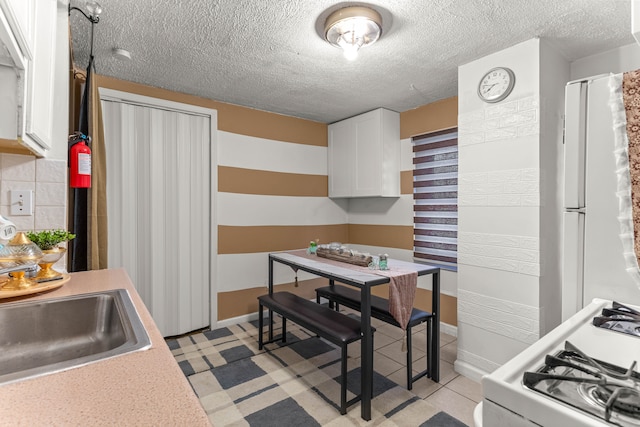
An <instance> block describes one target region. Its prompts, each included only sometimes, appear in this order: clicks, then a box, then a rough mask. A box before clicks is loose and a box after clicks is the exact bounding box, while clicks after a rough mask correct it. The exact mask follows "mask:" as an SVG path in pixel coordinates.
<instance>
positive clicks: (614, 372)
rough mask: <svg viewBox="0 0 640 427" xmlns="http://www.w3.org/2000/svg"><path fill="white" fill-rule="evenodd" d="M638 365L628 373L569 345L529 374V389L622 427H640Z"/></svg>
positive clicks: (525, 379)
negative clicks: (636, 369) (636, 368)
mask: <svg viewBox="0 0 640 427" xmlns="http://www.w3.org/2000/svg"><path fill="white" fill-rule="evenodd" d="M635 367H636V362H633V363H632V365H631V367H630V368H629V369H626V370H625V369H624V368H621V367H619V366H615V365H612V364H609V363H606V362H601V361H598V360H595V359H592V358H590V357H589V356H587V355H586V354H584V353H583V352H582V351H580V350H579V349H578V348H576V347H575V346H574V345H573V344H571V343H570V342H569V341H566V342H565V350H563V351H560V352H558V354H557V355H555V356H553V355H547V356H546V358H545V365H544V366H543V367H541V368H540V369H538V371H536V372H525V373H524V376H523V383H524V385H525V386H526V387H528V388H530V389H532V390H534V391H536V392H539V393H542V394H544V395H546V396H548V397H550V398H552V399H555V400H558V401H560V402H563V403H564V404H567V405H569V406H571V407H573V408H576V409H579V410H582V411H585V412H587V413H589V414H591V415H592V416H596V417H598V418H600V419H603V420H605V421H607V422H610V423H613V424H615V425H619V426H622V427H636V426H640V374H638V372H636V371H635Z"/></svg>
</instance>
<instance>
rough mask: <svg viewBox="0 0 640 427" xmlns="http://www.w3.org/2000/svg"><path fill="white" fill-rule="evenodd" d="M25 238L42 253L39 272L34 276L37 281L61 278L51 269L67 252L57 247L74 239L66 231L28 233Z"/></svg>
mask: <svg viewBox="0 0 640 427" xmlns="http://www.w3.org/2000/svg"><path fill="white" fill-rule="evenodd" d="M26 234H27V237H28V238H29V240H31V241H32V242H33V243H35V244H36V246H38V247H39V248H40V249H41V250H42V252H43V253H44V257H42V259H41V260H40V261H39V262H38V265H39V266H40V271H39V272H38V274H37V275H36V277H35V279H36V280H37V281H45V280H52V279H56V278H59V277H62V274H61V273H59V272H57V271H55V270H54V269H52V268H51V266H52V265H53V264H55V263H56V262H58V260H59V259H60V258H62V256H63V255H64V254H65V252H66V251H67V250H66V249H65V248H61V247H59V246H58V245H60V243H63V242H67V241H69V240H72V239H74V238H75V237H76V235H75V234H72V233H69V232H68V231H66V230H44V231H28V232H27V233H26Z"/></svg>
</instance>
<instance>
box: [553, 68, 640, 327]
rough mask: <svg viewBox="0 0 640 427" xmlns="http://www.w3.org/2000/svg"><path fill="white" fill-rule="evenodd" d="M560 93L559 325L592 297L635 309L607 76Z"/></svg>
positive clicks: (638, 298) (638, 300) (638, 294)
mask: <svg viewBox="0 0 640 427" xmlns="http://www.w3.org/2000/svg"><path fill="white" fill-rule="evenodd" d="M565 95H566V101H565V136H564V144H565V147H564V148H565V159H564V174H565V176H564V209H565V210H564V214H563V215H564V221H563V222H564V229H563V230H564V231H563V233H564V236H563V245H564V248H563V258H564V259H563V283H562V319H563V321H564V320H566V319H567V318H568V317H570V316H571V315H573V314H574V313H576V312H577V311H578V310H580V309H581V308H582V307H584V306H585V305H587V304H588V303H590V302H591V301H592V300H593V298H603V299H609V300H614V301H619V302H622V303H628V304H633V305H640V288H639V287H638V285H637V284H636V282H635V281H634V279H633V277H632V276H631V275H630V274H629V273H628V272H627V264H626V262H625V258H624V255H623V245H622V240H621V239H620V224H619V221H618V216H619V215H620V211H619V205H618V203H619V202H618V197H617V195H616V193H617V191H618V190H617V179H618V178H617V174H616V168H617V166H616V158H615V155H614V150H615V146H614V130H613V118H612V117H613V116H612V113H611V107H610V105H609V100H610V89H609V76H608V75H607V76H598V77H594V78H590V79H585V80H581V81H574V82H570V83H568V84H567V86H566V91H565Z"/></svg>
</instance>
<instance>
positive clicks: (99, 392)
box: [0, 269, 211, 426]
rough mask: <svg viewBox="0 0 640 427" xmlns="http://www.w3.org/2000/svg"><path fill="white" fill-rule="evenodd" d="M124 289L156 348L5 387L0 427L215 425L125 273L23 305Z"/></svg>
mask: <svg viewBox="0 0 640 427" xmlns="http://www.w3.org/2000/svg"><path fill="white" fill-rule="evenodd" d="M120 288H124V289H127V290H129V293H130V294H131V298H132V300H133V302H134V304H135V305H136V309H137V310H138V313H139V315H140V317H141V319H142V321H143V323H144V325H145V327H146V330H147V333H148V334H149V338H150V339H151V348H149V349H148V350H143V351H138V352H135V353H129V354H125V355H122V356H117V357H114V358H112V359H107V360H104V361H100V362H96V363H92V364H89V365H86V366H82V367H79V368H74V369H70V370H68V371H64V372H59V373H55V374H51V375H45V376H42V377H38V378H33V379H27V380H24V381H20V382H17V383H12V384H7V385H4V386H0V425H11V426H18V425H25V426H27V425H28V426H34V425H83V426H88V425H91V426H98V425H136V426H140V425H154V426H169V425H171V426H174V425H188V426H210V425H211V424H210V423H209V421H208V418H207V415H206V413H205V412H204V410H203V409H202V406H201V405H200V402H199V401H198V398H197V397H196V395H195V393H194V392H193V390H192V389H191V386H190V385H189V382H188V381H187V379H186V378H185V376H184V375H183V374H182V371H181V370H180V368H179V367H178V364H177V363H176V362H175V360H174V358H173V356H172V355H171V352H170V350H169V348H168V347H167V346H166V345H165V342H164V339H163V337H162V335H161V334H160V331H159V330H158V328H157V327H156V325H155V323H154V321H153V319H152V318H151V315H150V314H149V312H148V310H147V308H146V307H145V306H144V304H143V303H142V300H141V299H140V296H139V295H138V293H137V292H136V291H135V289H134V288H133V285H132V284H131V280H130V279H129V277H128V276H127V274H126V272H125V271H124V270H122V269H117V270H98V271H91V272H83V273H73V274H71V280H70V281H69V282H68V283H66V284H64V285H63V286H62V287H61V288H58V289H56V290H53V291H50V292H46V293H43V294H37V295H35V296H32V297H29V298H25V297H22V298H20V300H25V299H29V300H31V299H46V298H55V297H63V296H68V295H75V294H82V293H89V292H98V291H103V290H107V289H120ZM6 301H7V300H0V304H2V303H4V302H6ZM2 326H5V325H2Z"/></svg>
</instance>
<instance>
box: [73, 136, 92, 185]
mask: <svg viewBox="0 0 640 427" xmlns="http://www.w3.org/2000/svg"><path fill="white" fill-rule="evenodd" d="M73 136H75V137H76V138H77V139H79V141H78V142H76V143H75V144H74V145H73V146H72V147H71V149H70V150H69V186H70V187H71V188H91V149H90V148H89V147H88V146H87V145H86V144H85V141H90V140H91V138H89V137H88V136H86V135H83V134H79V135H73Z"/></svg>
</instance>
